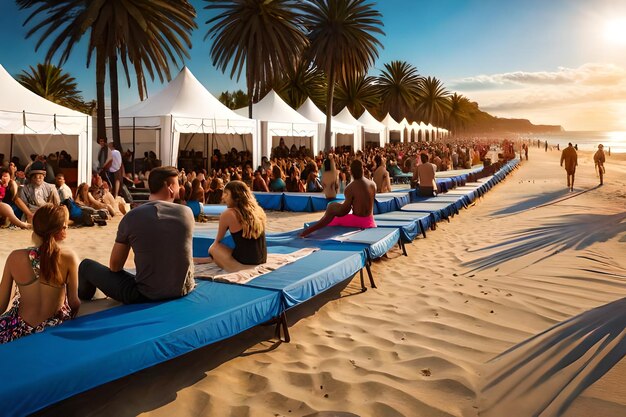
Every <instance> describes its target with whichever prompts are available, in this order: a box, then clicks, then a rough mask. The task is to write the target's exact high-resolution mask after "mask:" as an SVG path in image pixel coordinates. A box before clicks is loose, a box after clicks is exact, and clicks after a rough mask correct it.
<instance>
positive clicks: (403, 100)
mask: <svg viewBox="0 0 626 417" xmlns="http://www.w3.org/2000/svg"><path fill="white" fill-rule="evenodd" d="M421 80H422V78H421V77H420V76H419V74H418V72H417V68H415V67H414V66H413V65H411V64H409V63H408V62H406V61H391V62H390V63H388V64H385V67H384V69H383V70H382V72H381V74H380V75H379V76H378V77H377V84H378V88H379V90H380V97H381V105H380V114H381V115H383V116H384V115H386V114H387V113H390V114H391V117H393V118H394V119H395V120H402V119H403V118H404V117H407V118H411V119H415V108H416V104H417V101H418V99H419V93H420V82H421Z"/></svg>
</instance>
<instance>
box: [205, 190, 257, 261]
mask: <svg viewBox="0 0 626 417" xmlns="http://www.w3.org/2000/svg"><path fill="white" fill-rule="evenodd" d="M222 200H223V202H224V203H225V204H226V206H227V209H226V210H225V211H224V212H223V213H222V214H221V215H220V221H219V225H218V228H217V235H216V236H215V242H213V244H212V245H211V247H209V255H211V257H209V258H205V259H202V258H201V259H199V260H200V262H201V263H202V262H207V261H209V262H210V261H213V262H215V264H217V266H219V267H220V268H222V269H223V270H225V271H227V272H236V271H241V270H242V269H247V268H250V265H260V264H262V263H265V262H266V261H267V243H266V241H265V223H266V217H265V212H264V211H263V209H262V208H261V207H260V206H259V204H258V203H257V201H256V199H255V198H254V194H252V192H251V191H250V188H248V186H247V185H246V184H245V183H243V182H241V181H231V182H229V183H228V184H226V186H225V187H224V194H223V196H222ZM226 231H230V235H231V236H232V237H233V240H234V241H235V247H234V248H233V249H231V248H230V247H228V246H226V245H224V244H223V243H221V240H222V239H223V238H224V236H225V235H226ZM211 258H212V259H211Z"/></svg>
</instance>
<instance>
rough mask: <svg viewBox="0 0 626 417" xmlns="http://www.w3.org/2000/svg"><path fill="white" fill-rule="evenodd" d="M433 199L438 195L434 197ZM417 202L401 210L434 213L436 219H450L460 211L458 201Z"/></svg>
mask: <svg viewBox="0 0 626 417" xmlns="http://www.w3.org/2000/svg"><path fill="white" fill-rule="evenodd" d="M432 198H433V199H434V198H436V197H432ZM418 201H419V202H417V203H411V204H407V205H406V206H404V207H402V209H401V211H407V212H411V211H417V212H426V213H433V214H434V215H435V218H436V219H438V220H439V219H448V218H450V217H452V216H453V215H455V214H457V213H458V209H457V208H456V203H446V202H436V201H428V200H418Z"/></svg>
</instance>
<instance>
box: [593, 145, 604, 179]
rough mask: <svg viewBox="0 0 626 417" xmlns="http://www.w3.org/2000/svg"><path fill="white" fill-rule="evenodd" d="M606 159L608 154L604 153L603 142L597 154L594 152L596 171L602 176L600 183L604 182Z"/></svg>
mask: <svg viewBox="0 0 626 417" xmlns="http://www.w3.org/2000/svg"><path fill="white" fill-rule="evenodd" d="M605 161H606V156H605V155H604V146H603V145H602V144H600V145H598V150H597V151H596V153H595V154H593V162H594V163H595V165H596V171H597V173H598V176H599V177H600V185H603V184H604V173H605V172H606V171H605V170H604V162H605Z"/></svg>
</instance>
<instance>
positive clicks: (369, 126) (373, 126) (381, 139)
mask: <svg viewBox="0 0 626 417" xmlns="http://www.w3.org/2000/svg"><path fill="white" fill-rule="evenodd" d="M359 122H361V123H362V124H363V138H364V142H376V136H378V146H380V147H381V148H382V147H384V146H385V142H386V141H387V128H386V127H385V125H384V124H383V123H381V122H379V121H378V120H376V118H375V117H374V116H372V115H371V114H370V112H368V111H367V109H365V111H363V114H362V115H361V117H359ZM368 139H372V140H368Z"/></svg>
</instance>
